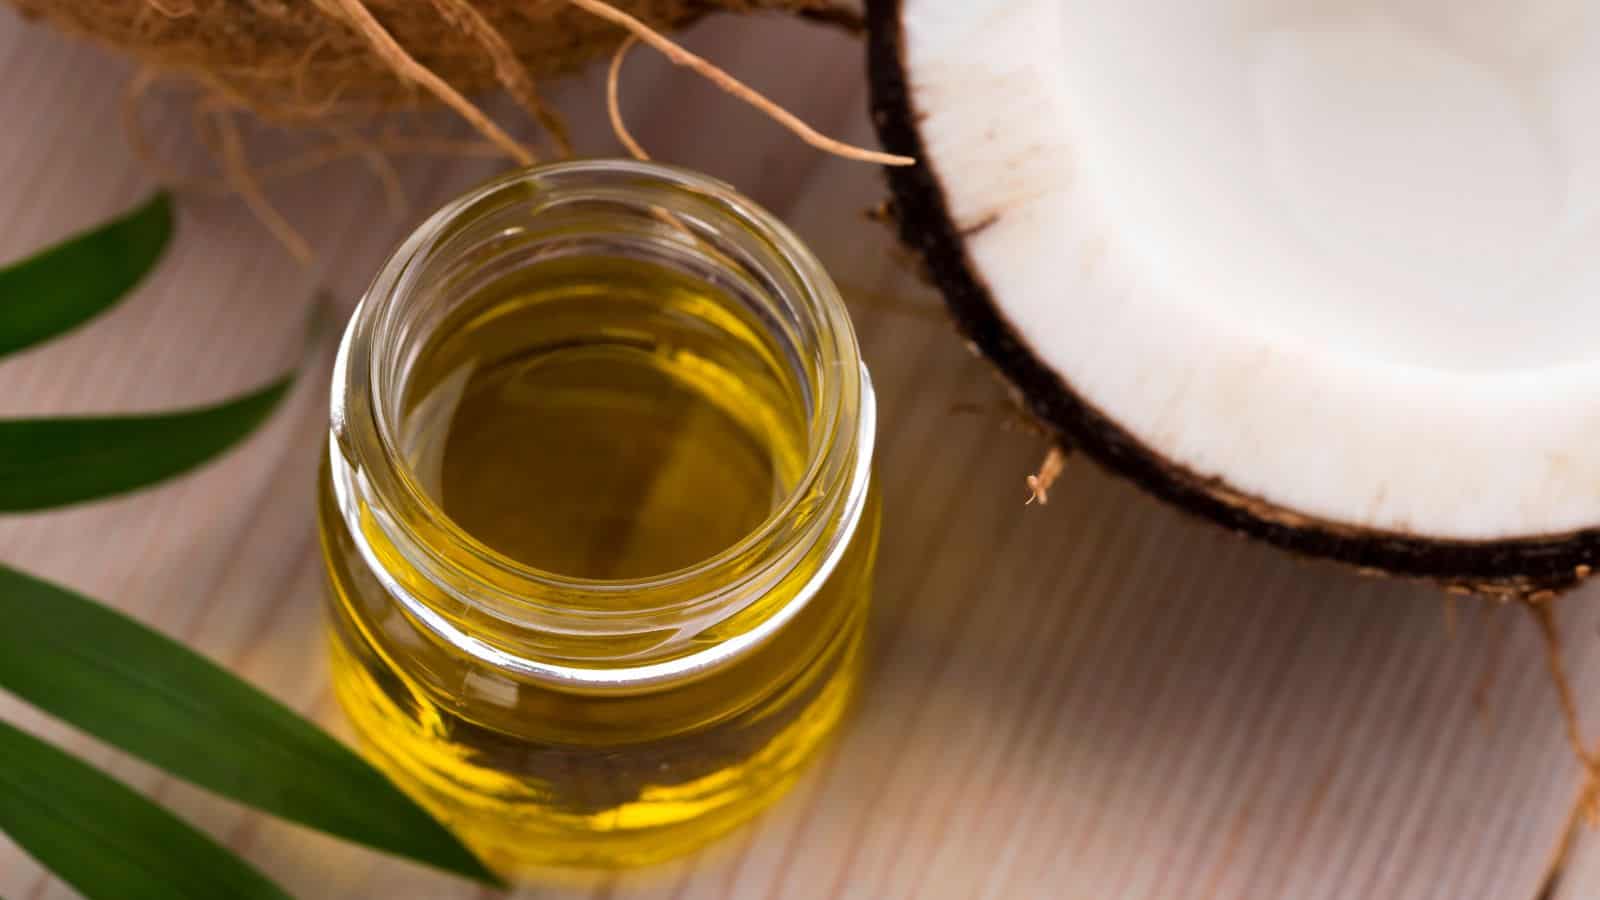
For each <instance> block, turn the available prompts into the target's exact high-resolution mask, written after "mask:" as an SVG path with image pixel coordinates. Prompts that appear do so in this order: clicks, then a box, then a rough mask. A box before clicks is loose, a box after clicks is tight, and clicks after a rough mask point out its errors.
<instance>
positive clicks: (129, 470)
mask: <svg viewBox="0 0 1600 900" xmlns="http://www.w3.org/2000/svg"><path fill="white" fill-rule="evenodd" d="M290 381H291V379H290V378H289V377H284V378H280V379H278V380H277V381H274V382H273V383H271V384H269V385H267V386H266V387H263V388H260V389H258V390H256V391H252V392H251V393H249V394H245V395H243V396H240V397H236V398H234V399H231V400H228V401H225V402H223V403H218V404H216V405H214V406H204V407H198V408H195V409H187V410H181V411H178V412H169V413H154V414H148V415H131V416H75V417H67V418H38V419H9V420H3V421H0V512H22V511H27V510H38V509H48V508H50V507H55V506H65V505H67V504H71V503H78V502H80V501H83V500H94V499H98V498H100V497H106V496H110V495H112V494H120V493H123V492H126V491H132V490H137V489H138V488H142V487H146V486H148V485H151V484H154V483H156V482H158V481H162V480H164V479H167V478H171V477H172V476H174V475H179V474H182V473H183V472H186V471H188V470H190V469H193V468H195V467H197V466H199V465H201V464H202V463H204V462H206V461H207V460H209V459H211V458H212V457H213V456H216V455H217V454H219V453H221V452H222V451H224V450H226V449H228V448H229V447H231V446H233V445H234V444H235V443H238V442H239V441H240V440H242V439H244V438H245V437H246V436H248V435H249V434H250V432H251V431H253V430H255V427H256V426H257V425H259V424H261V422H262V421H263V420H265V419H266V418H267V416H268V415H270V414H271V412H272V410H273V408H274V407H276V406H277V405H278V401H280V400H282V399H283V395H284V394H285V393H287V392H288V390H289V385H290Z"/></svg>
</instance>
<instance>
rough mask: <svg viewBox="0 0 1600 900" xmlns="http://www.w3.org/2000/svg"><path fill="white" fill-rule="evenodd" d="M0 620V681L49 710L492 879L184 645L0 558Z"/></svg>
mask: <svg viewBox="0 0 1600 900" xmlns="http://www.w3.org/2000/svg"><path fill="white" fill-rule="evenodd" d="M0 621H4V622H6V623H7V626H6V627H5V628H4V629H0V688H4V689H6V690H9V691H11V692H13V693H15V694H16V695H17V696H19V697H21V698H23V699H24V700H27V701H28V702H29V703H32V704H33V705H35V706H37V707H39V708H40V709H42V710H44V711H46V712H48V713H50V714H51V715H54V716H56V717H58V718H60V719H63V720H65V721H67V722H69V723H71V724H73V725H75V726H77V727H78V728H81V729H83V730H84V731H87V732H89V733H90V734H92V735H95V736H96V737H98V738H100V739H101V740H104V741H106V742H107V743H109V744H112V745H114V746H116V747H119V748H121V749H123V750H125V751H127V752H129V753H131V754H133V755H135V756H138V757H140V758H141V759H144V760H147V761H149V762H151V763H153V764H155V765H157V766H159V767H161V768H163V769H165V770H167V771H168V772H171V773H172V774H174V775H176V776H178V777H179V778H182V779H184V780H186V781H190V782H193V783H195V784H198V785H200V786H202V787H206V788H209V789H211V790H213V791H215V792H217V793H219V794H222V795H224V796H227V797H231V798H233V799H235V800H238V801H239V802H241V803H245V804H247V805H249V806H253V807H255V808H257V809H261V810H265V811H267V812H270V813H273V814H274V815H278V816H281V817H283V818H285V819H289V820H292V821H295V822H299V823H301V824H304V825H308V826H310V827H312V828H316V829H318V830H320V831H324V832H327V833H328V834H333V835H337V836H339V837H343V838H347V839H349V840H352V841H356V842H359V843H362V844H366V845H368V846H372V847H376V848H378V849H381V850H387V851H389V852H391V853H396V854H399V855H401V856H405V857H409V858H411V859H414V860H418V861H420V862H424V863H428V864H430V865H433V866H436V867H438V868H441V869H445V870H448V871H451V872H456V873H458V874H461V875H465V876H468V877H470V878H475V879H478V880H480V881H485V882H490V883H496V880H495V876H494V875H493V874H492V873H490V872H489V871H488V870H487V869H486V868H484V866H483V864H482V863H480V862H479V861H478V860H477V858H476V857H474V856H473V855H472V854H471V853H470V852H469V851H468V850H467V849H466V848H465V847H463V846H462V844H461V843H460V842H459V841H458V840H457V839H456V837H455V836H454V835H452V834H451V833H450V832H449V831H447V830H446V829H445V828H444V826H442V825H440V824H438V823H437V822H436V821H434V820H433V819H432V818H431V817H430V816H429V815H428V814H427V813H426V812H424V811H423V810H422V808H421V807H419V806H418V805H416V803H415V802H413V801H412V800H411V799H410V798H409V797H407V796H406V795H405V794H403V793H401V792H400V790H399V789H398V788H396V787H394V786H393V785H391V784H390V783H389V781H388V780H387V779H385V778H384V777H383V776H382V775H381V774H379V773H378V771H377V770H376V769H374V768H372V767H371V766H370V765H368V764H367V763H366V762H365V761H363V760H362V759H361V758H360V757H359V756H357V755H356V754H355V753H353V752H352V751H350V750H349V749H347V748H346V747H345V746H344V745H343V744H340V743H339V742H338V741H335V740H334V739H333V738H331V737H329V736H328V735H327V734H326V733H324V732H323V731H321V730H319V729H318V728H317V727H316V726H314V725H312V724H311V723H309V722H307V721H305V720H304V719H302V718H300V717H299V716H297V715H296V714H295V713H293V712H292V711H290V710H289V709H288V708H286V707H284V706H283V705H281V704H279V703H278V702H277V701H276V700H273V699H272V698H270V697H268V696H267V695H266V694H264V693H262V692H261V691H259V690H257V689H256V688H254V687H251V686H250V685H249V684H248V683H246V682H244V681H243V680H241V679H239V678H238V677H236V676H234V675H232V674H230V673H229V672H227V671H226V670H224V669H222V668H220V667H219V666H217V665H215V664H213V663H211V662H210V661H208V660H206V659H205V658H204V657H202V656H200V655H199V654H197V653H195V652H194V651H192V650H189V649H188V648H186V647H184V646H183V645H182V644H179V643H177V642H176V641H173V640H171V639H169V638H167V637H164V636H162V635H160V634H158V633H156V632H155V631H152V630H151V629H149V628H147V627H145V626H143V625H140V624H139V623H137V622H135V621H134V620H132V619H130V618H128V617H127V616H124V615H122V614H121V613H118V612H115V611H113V610H111V609H109V608H107V607H105V606H102V605H100V604H98V603H96V602H94V601H93V600H90V599H88V598H87V597H83V596H81V595H79V594H77V593H75V592H72V591H69V590H66V589H64V588H61V587H58V586H56V585H53V584H50V583H49V582H46V581H42V580H40V579H37V578H34V577H32V576H30V575H27V574H24V573H22V572H18V571H16V570H14V569H10V568H7V567H5V566H0ZM3 759H4V756H3V755H0V760H3ZM0 768H3V765H0ZM86 852H92V848H86ZM58 871H59V870H58ZM63 875H65V873H63Z"/></svg>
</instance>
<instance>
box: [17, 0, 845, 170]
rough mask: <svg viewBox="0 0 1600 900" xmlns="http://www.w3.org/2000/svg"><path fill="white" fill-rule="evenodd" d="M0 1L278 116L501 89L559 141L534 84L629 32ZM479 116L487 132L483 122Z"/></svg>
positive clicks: (805, 2)
mask: <svg viewBox="0 0 1600 900" xmlns="http://www.w3.org/2000/svg"><path fill="white" fill-rule="evenodd" d="M3 2H7V3H10V4H11V5H13V6H15V7H17V8H18V9H19V10H21V11H22V13H23V14H24V15H25V16H27V17H30V18H37V19H41V20H43V21H46V22H49V23H51V24H52V25H55V26H56V27H59V28H61V29H62V30H64V31H67V32H70V33H73V34H77V35H81V36H84V37H87V38H89V39H91V40H94V41H96V42H98V43H100V44H103V45H107V46H110V47H112V48H115V49H117V50H119V51H122V52H124V53H127V54H128V55H130V56H132V57H133V58H134V59H135V60H137V61H138V62H139V63H140V64H142V65H143V66H144V67H146V68H147V69H149V70H153V71H155V72H158V73H165V74H177V75H181V76H184V77H187V78H190V79H193V80H194V81H196V82H199V83H200V84H201V85H202V86H203V87H204V88H206V89H208V90H209V91H211V92H212V93H214V94H216V95H219V96H220V98H221V99H224V100H226V101H228V102H229V103H230V105H234V106H241V107H247V108H249V109H251V110H254V111H255V112H256V113H258V114H260V115H262V116H263V117H266V118H268V119H271V120H274V121H278V122H288V123H295V122H306V121H318V120H326V119H329V118H330V117H337V116H339V115H340V113H341V110H344V109H349V108H364V109H370V108H372V107H373V106H380V107H381V106H385V105H390V104H395V103H402V102H410V101H414V100H416V99H418V98H419V97H420V98H423V99H426V98H428V97H429V95H432V97H433V99H438V100H442V101H444V102H446V103H447V104H448V105H451V106H456V105H457V104H455V103H453V102H451V101H450V100H449V98H448V97H447V96H445V93H446V92H450V91H454V92H456V93H457V94H458V95H460V94H468V95H470V94H473V93H478V92H482V91H485V90H489V89H495V88H505V89H507V90H508V91H509V92H510V93H511V94H512V96H513V97H515V98H516V99H517V100H518V102H519V103H520V104H521V105H522V106H524V107H525V108H527V109H528V110H529V112H530V113H532V114H533V115H534V116H536V117H537V118H539V119H540V120H541V121H542V122H543V123H544V124H545V125H546V127H547V128H551V127H553V128H554V130H555V131H556V134H557V138H558V143H559V142H560V140H561V138H560V129H559V123H558V122H556V120H555V119H554V117H553V116H552V115H551V114H550V113H549V111H548V110H547V109H546V108H545V106H544V104H543V102H542V101H541V100H540V98H539V95H538V92H537V87H536V85H537V83H538V81H539V80H540V79H543V78H547V77H549V76H552V75H558V74H561V73H564V72H568V71H571V70H573V69H575V68H576V67H578V66H580V65H582V64H583V63H585V62H587V61H589V60H590V59H592V58H594V57H596V56H598V55H601V54H603V53H606V52H607V51H609V50H611V49H613V48H615V47H616V45H617V44H618V43H619V42H620V41H621V40H622V38H623V36H624V35H625V33H626V32H624V31H623V30H622V29H620V28H618V27H617V25H616V24H615V23H612V22H608V21H605V20H604V19H602V18H600V17H597V16H595V15H594V14H593V13H592V12H588V11H585V10H584V9H581V8H579V7H578V6H577V5H574V4H573V3H571V2H570V0H3ZM608 2H609V5H610V6H612V7H615V8H616V9H618V10H621V11H623V12H626V13H629V14H631V15H633V16H636V17H637V18H639V19H640V20H642V21H643V22H645V23H646V24H648V25H649V26H651V27H652V28H655V29H660V30H666V29H673V28H678V27H681V26H683V25H686V24H688V23H689V22H692V21H694V20H695V19H696V18H698V17H700V16H701V15H704V14H705V13H708V12H715V11H728V12H747V11H752V10H757V9H781V10H791V11H803V10H808V9H811V10H815V9H819V8H822V7H824V6H825V5H826V0H608ZM408 59H409V60H410V61H411V63H414V64H415V65H414V66H413V65H411V64H410V63H408V62H407V60H408ZM430 76H433V77H436V78H437V80H438V83H434V81H433V77H430ZM458 110H459V107H458ZM474 124H475V125H477V126H479V129H480V130H484V128H483V125H482V123H477V122H475V123H474ZM491 137H492V135H491ZM563 149H565V148H563ZM513 155H514V154H513Z"/></svg>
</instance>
